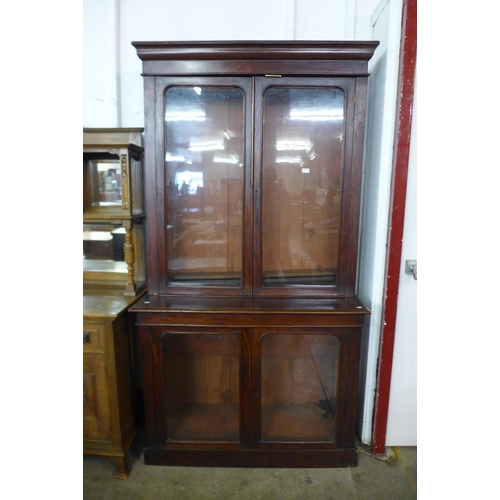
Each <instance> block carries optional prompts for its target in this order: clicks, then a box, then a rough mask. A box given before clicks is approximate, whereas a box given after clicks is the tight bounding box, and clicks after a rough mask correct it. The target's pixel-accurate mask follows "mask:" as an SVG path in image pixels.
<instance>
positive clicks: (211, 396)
mask: <svg viewBox="0 0 500 500" xmlns="http://www.w3.org/2000/svg"><path fill="white" fill-rule="evenodd" d="M246 339H247V335H246V334H244V333H243V331H241V330H238V329H229V328H208V327H207V328H204V327H196V328H176V327H171V328H168V329H160V328H154V333H153V335H152V336H149V335H148V334H147V333H145V334H143V335H142V336H141V343H142V344H144V343H146V344H151V348H152V351H153V354H152V357H151V358H150V359H148V354H149V353H146V357H145V358H144V361H145V367H146V368H145V379H149V380H150V381H151V382H152V386H153V387H154V388H155V389H154V393H150V394H146V412H147V413H148V411H149V412H150V414H151V415H152V416H153V417H152V419H151V420H148V422H149V421H154V425H153V426H152V427H150V428H149V429H148V433H149V438H150V440H151V442H153V443H154V444H155V445H166V446H168V447H173V448H175V447H180V448H182V447H183V446H184V447H185V446H186V444H187V443H212V445H213V444H218V445H220V446H228V447H238V446H239V445H241V444H242V443H245V442H247V441H248V437H247V435H248V420H249V416H248V415H249V412H248V404H247V401H248V396H247V392H248V375H247V374H248V354H247V348H246V345H247V340H246ZM150 362H151V364H150ZM148 386H149V384H148Z"/></svg>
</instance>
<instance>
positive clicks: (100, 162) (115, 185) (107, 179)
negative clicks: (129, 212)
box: [84, 155, 122, 207]
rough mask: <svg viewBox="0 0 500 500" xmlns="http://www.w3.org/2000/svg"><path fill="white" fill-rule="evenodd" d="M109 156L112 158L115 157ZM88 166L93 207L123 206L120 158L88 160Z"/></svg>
mask: <svg viewBox="0 0 500 500" xmlns="http://www.w3.org/2000/svg"><path fill="white" fill-rule="evenodd" d="M87 156H90V155H87ZM107 156H110V157H111V156H113V155H107ZM84 160H85V158H84ZM88 166H89V177H90V197H91V201H90V203H91V206H94V207H95V206H100V207H107V206H121V204H122V184H121V166H120V160H119V159H118V158H116V159H115V158H103V157H101V158H90V159H88Z"/></svg>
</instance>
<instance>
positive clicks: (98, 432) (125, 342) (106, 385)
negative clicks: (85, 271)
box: [83, 290, 144, 479]
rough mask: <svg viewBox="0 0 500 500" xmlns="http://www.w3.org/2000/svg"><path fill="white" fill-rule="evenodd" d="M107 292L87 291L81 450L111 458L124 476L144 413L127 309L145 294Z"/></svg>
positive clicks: (126, 472)
mask: <svg viewBox="0 0 500 500" xmlns="http://www.w3.org/2000/svg"><path fill="white" fill-rule="evenodd" d="M106 293H110V292H109V291H108V292H106V291H105V290H102V291H101V293H100V294H92V295H85V294H84V295H83V453H84V454H87V455H99V456H104V457H107V458H108V459H109V460H110V461H111V462H112V463H113V464H114V465H115V467H116V470H115V472H114V474H113V477H116V478H119V479H126V478H127V477H128V474H129V472H130V467H131V464H130V460H129V457H128V452H129V449H130V446H131V445H132V442H133V440H134V438H135V437H136V434H137V432H138V429H139V424H140V421H141V415H142V405H141V401H140V399H141V398H140V397H139V396H138V394H137V392H136V384H135V383H134V380H135V378H136V373H137V371H136V368H135V360H134V356H133V351H134V349H133V336H132V333H133V328H134V326H133V324H134V320H133V315H132V314H131V313H129V312H128V309H129V307H130V306H132V305H133V304H134V303H135V302H136V301H137V300H138V299H139V298H140V297H141V295H138V296H136V297H126V296H124V295H123V292H122V291H121V290H120V291H117V292H115V293H116V295H106ZM111 293H112V292H111ZM143 293H144V292H143Z"/></svg>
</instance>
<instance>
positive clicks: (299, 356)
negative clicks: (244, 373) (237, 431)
mask: <svg viewBox="0 0 500 500" xmlns="http://www.w3.org/2000/svg"><path fill="white" fill-rule="evenodd" d="M339 347H340V342H339V340H338V338H337V337H335V336H334V335H295V334H294V335H290V334H268V335H266V336H265V337H264V338H263V339H262V368H261V377H262V382H261V397H262V415H261V419H262V422H261V427H262V429H261V439H262V441H335V428H336V415H337V408H336V401H337V380H338V359H339Z"/></svg>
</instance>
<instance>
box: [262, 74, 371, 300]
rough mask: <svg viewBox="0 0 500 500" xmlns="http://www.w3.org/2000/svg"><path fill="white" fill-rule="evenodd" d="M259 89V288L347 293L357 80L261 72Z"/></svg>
mask: <svg viewBox="0 0 500 500" xmlns="http://www.w3.org/2000/svg"><path fill="white" fill-rule="evenodd" d="M255 93H256V118H255V136H256V141H255V142H256V156H255V166H254V171H255V189H254V206H255V229H254V235H255V238H256V244H255V246H254V248H255V249H256V250H257V251H256V252H255V254H254V273H255V275H254V289H255V291H256V293H257V294H260V295H273V296H279V295H311V294H314V295H316V296H317V295H332V294H333V295H339V294H342V293H343V291H344V288H345V266H346V262H347V259H348V258H349V255H348V247H347V239H346V238H345V237H342V236H343V235H347V234H348V229H349V228H348V215H349V198H350V197H349V194H348V195H345V194H343V193H349V190H348V188H349V187H350V183H351V179H350V170H351V163H352V156H351V150H352V147H353V127H352V123H353V117H354V104H355V102H354V94H355V82H354V81H353V80H352V79H342V78H256V85H255ZM361 147H362V145H361ZM351 229H352V228H351Z"/></svg>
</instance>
